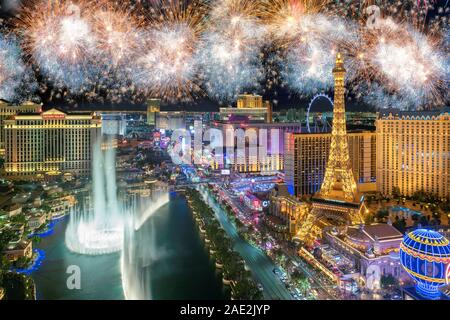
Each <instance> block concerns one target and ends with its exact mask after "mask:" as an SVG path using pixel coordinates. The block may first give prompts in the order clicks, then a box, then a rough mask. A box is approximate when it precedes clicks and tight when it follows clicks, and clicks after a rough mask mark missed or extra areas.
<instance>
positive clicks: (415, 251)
mask: <svg viewBox="0 0 450 320" xmlns="http://www.w3.org/2000/svg"><path fill="white" fill-rule="evenodd" d="M400 261H401V264H402V266H403V268H404V269H405V270H406V272H407V273H408V274H409V275H410V276H411V277H412V278H413V279H414V280H415V282H416V292H417V293H418V294H419V295H420V296H421V297H423V298H425V299H431V300H437V299H440V295H441V294H440V292H439V288H440V287H442V286H445V285H447V284H449V283H450V271H449V270H450V268H449V264H450V243H449V240H448V239H447V238H445V237H444V236H443V235H441V234H440V233H438V232H436V231H432V230H426V229H416V230H414V231H412V232H409V233H407V234H406V235H405V237H404V238H403V241H402V243H401V244H400Z"/></svg>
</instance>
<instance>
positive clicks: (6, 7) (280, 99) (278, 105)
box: [0, 0, 446, 112]
mask: <svg viewBox="0 0 450 320" xmlns="http://www.w3.org/2000/svg"><path fill="white" fill-rule="evenodd" d="M20 2H21V1H20V0H10V1H7V0H1V10H0V15H1V19H2V24H1V28H3V32H5V30H9V29H10V28H9V21H10V20H11V17H13V16H14V15H15V14H16V8H17V7H18V5H19V4H20ZM439 2H443V3H444V4H445V2H446V0H444V1H439ZM433 14H434V13H433V11H431V12H430V15H431V16H432V15H433ZM35 75H36V78H37V79H38V81H41V79H42V77H41V76H40V74H39V73H38V72H36V71H35ZM47 86H48V88H49V89H48V90H47V91H46V92H39V93H38V94H39V98H40V100H41V102H43V103H44V106H45V108H50V107H54V106H57V107H61V108H78V109H95V108H100V109H112V110H114V109H120V110H124V109H130V110H133V109H141V108H145V103H144V101H145V98H144V97H142V99H138V100H137V101H136V100H135V101H129V102H123V103H120V104H111V103H109V102H107V101H106V102H105V101H103V102H94V103H92V102H90V103H87V102H86V101H85V99H84V97H83V96H80V97H78V98H77V99H78V100H77V103H76V105H75V106H74V105H70V106H69V105H68V104H67V101H65V100H64V98H61V99H55V98H53V99H52V101H49V96H50V93H49V91H50V90H51V84H47ZM248 93H252V92H251V91H249V92H248ZM254 93H256V94H261V92H254ZM325 93H326V94H328V95H329V96H330V97H332V95H333V93H332V91H330V92H325ZM263 98H264V100H270V101H274V102H275V104H274V110H275V111H277V110H282V109H288V108H293V107H295V108H298V107H301V108H306V107H307V105H308V103H309V99H303V100H302V99H299V98H298V97H296V96H295V94H293V93H292V92H289V91H288V90H287V89H285V88H281V87H274V88H272V89H271V90H270V91H267V92H265V93H264V94H263ZM139 100H140V101H139ZM218 108H219V103H218V102H217V101H212V100H210V99H209V98H198V99H196V100H195V101H194V102H190V103H187V104H185V103H163V105H162V109H163V110H164V109H166V110H192V111H205V112H207V111H215V110H218ZM315 108H317V110H328V109H329V108H330V107H329V106H328V102H327V101H326V100H325V99H318V100H317V102H316V104H315ZM347 110H349V111H369V110H370V111H374V110H375V108H374V107H372V106H369V105H366V104H364V103H362V102H359V101H356V100H355V99H352V97H351V96H349V97H348V100H347Z"/></svg>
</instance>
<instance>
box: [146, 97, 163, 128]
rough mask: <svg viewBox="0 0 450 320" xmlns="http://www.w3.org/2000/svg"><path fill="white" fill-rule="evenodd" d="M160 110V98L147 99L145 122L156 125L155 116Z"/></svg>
mask: <svg viewBox="0 0 450 320" xmlns="http://www.w3.org/2000/svg"><path fill="white" fill-rule="evenodd" d="M160 111H161V100H160V99H149V100H147V124H148V125H151V126H154V125H156V117H157V115H158V113H159V112H160Z"/></svg>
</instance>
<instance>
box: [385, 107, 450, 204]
mask: <svg viewBox="0 0 450 320" xmlns="http://www.w3.org/2000/svg"><path fill="white" fill-rule="evenodd" d="M376 128H377V150H378V153H377V186H378V191H380V192H381V193H382V194H384V195H391V194H392V190H393V188H394V187H398V188H399V190H400V193H401V194H403V195H405V196H412V195H413V194H414V192H416V191H419V190H424V191H425V192H427V193H431V194H434V195H436V196H438V197H441V198H447V197H450V157H449V154H450V109H449V108H446V109H444V110H442V111H426V112H419V111H416V112H406V111H403V112H401V111H399V110H391V111H387V112H384V113H382V114H380V115H379V118H378V119H377V121H376Z"/></svg>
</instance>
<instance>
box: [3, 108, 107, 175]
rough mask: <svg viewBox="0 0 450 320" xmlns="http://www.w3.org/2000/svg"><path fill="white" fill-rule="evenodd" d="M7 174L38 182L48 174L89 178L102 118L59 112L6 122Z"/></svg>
mask: <svg viewBox="0 0 450 320" xmlns="http://www.w3.org/2000/svg"><path fill="white" fill-rule="evenodd" d="M4 123H5V131H4V133H5V151H6V152H5V164H4V167H5V173H6V175H7V176H9V177H10V178H13V179H14V178H18V179H35V178H38V177H40V176H43V175H45V174H48V175H56V174H61V173H68V174H72V175H76V176H83V175H89V174H90V170H91V159H92V145H93V142H94V141H96V139H99V138H100V136H101V118H100V117H99V116H96V115H94V114H93V113H88V114H82V113H78V114H68V113H64V112H62V111H60V110H57V109H50V110H48V111H45V112H41V113H19V114H17V115H13V116H10V117H9V118H8V119H6V120H5V122H4Z"/></svg>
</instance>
